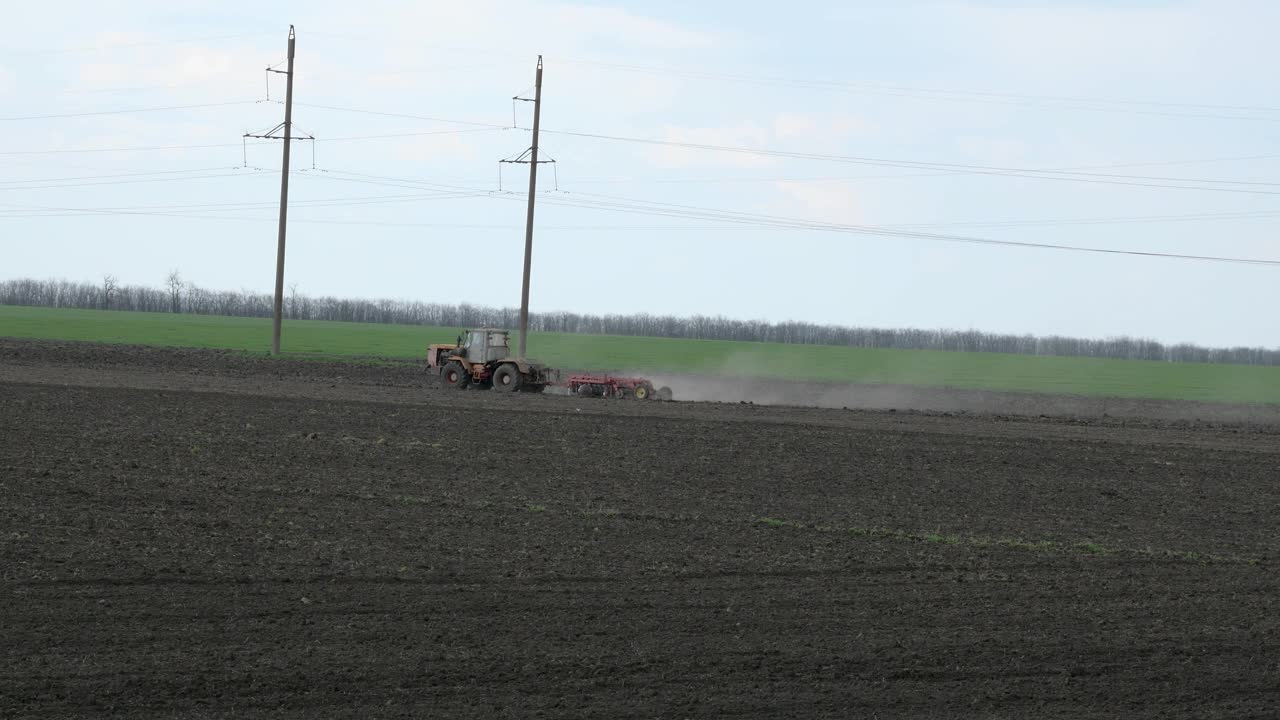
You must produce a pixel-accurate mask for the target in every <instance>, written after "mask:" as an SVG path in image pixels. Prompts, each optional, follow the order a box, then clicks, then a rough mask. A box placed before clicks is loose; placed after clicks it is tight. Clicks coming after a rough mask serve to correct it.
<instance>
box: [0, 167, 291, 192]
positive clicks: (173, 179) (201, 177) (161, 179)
mask: <svg viewBox="0 0 1280 720" xmlns="http://www.w3.org/2000/svg"><path fill="white" fill-rule="evenodd" d="M219 169H223V168H219ZM268 172H270V171H267V170H249V171H244V170H239V171H235V172H227V173H213V174H208V175H188V176H184V177H159V178H157V177H152V178H142V179H133V180H106V181H102V182H81V183H56V184H51V185H49V184H46V185H8V186H0V192H3V191H5V190H54V189H63V188H75V187H95V186H99V185H135V184H139V183H155V182H163V183H170V182H180V181H186V180H208V179H211V178H225V177H246V176H249V175H263V174H266V173H268ZM141 174H149V173H141Z"/></svg>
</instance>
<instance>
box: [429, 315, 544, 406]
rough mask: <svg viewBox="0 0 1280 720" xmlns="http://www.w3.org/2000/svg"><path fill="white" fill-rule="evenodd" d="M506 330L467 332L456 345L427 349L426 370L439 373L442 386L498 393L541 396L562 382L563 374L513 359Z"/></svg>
mask: <svg viewBox="0 0 1280 720" xmlns="http://www.w3.org/2000/svg"><path fill="white" fill-rule="evenodd" d="M508 340H509V334H508V332H507V331H506V330H498V329H494V328H479V329H476V330H467V331H466V332H465V333H463V334H462V335H459V336H458V341H457V342H456V343H455V344H453V345H443V344H433V345H428V346H427V370H428V371H431V370H434V371H436V372H438V373H440V384H441V385H443V386H444V387H448V388H458V389H463V388H466V387H470V386H475V387H479V388H488V387H492V388H493V389H494V390H497V391H499V392H515V391H517V390H520V391H524V392H542V391H543V390H545V389H546V388H547V386H548V385H550V384H553V383H556V382H559V380H560V373H559V372H558V371H556V370H552V369H551V368H547V367H545V366H543V365H540V364H538V363H535V362H531V361H529V360H526V359H524V358H517V357H512V355H511V345H510V343H509V342H508Z"/></svg>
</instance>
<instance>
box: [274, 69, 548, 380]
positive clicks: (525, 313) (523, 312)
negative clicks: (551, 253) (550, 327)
mask: <svg viewBox="0 0 1280 720" xmlns="http://www.w3.org/2000/svg"><path fill="white" fill-rule="evenodd" d="M291 47H292V46H291ZM533 87H534V90H533V146H532V147H530V148H529V214H528V216H527V217H526V218H525V226H524V282H523V284H522V285H521V286H520V347H519V352H518V353H517V357H524V356H525V340H526V339H527V338H528V336H529V268H530V265H531V264H532V261H533V201H534V198H536V197H537V193H538V120H539V118H540V117H541V114H542V56H541V55H539V56H538V74H537V79H536V80H535V81H534V85H533ZM286 147H287V146H286ZM281 227H283V225H282V226H281ZM280 232H281V236H280V237H281V238H283V237H284V235H283V233H284V230H281V231H280ZM283 242H284V241H283V239H282V240H281V243H283ZM281 247H284V246H283V245H281Z"/></svg>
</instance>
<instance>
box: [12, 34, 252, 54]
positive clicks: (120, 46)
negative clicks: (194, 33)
mask: <svg viewBox="0 0 1280 720" xmlns="http://www.w3.org/2000/svg"><path fill="white" fill-rule="evenodd" d="M268 32H269V31H266V30H258V31H250V32H242V33H234V34H229V35H225V34H224V35H205V36H203V37H184V38H183V39H182V40H153V41H141V42H129V43H108V44H106V45H89V46H81V47H70V48H55V49H52V50H7V51H4V52H3V54H6V55H62V54H67V53H79V52H103V51H108V50H125V49H130V48H140V47H161V46H167V45H186V44H189V43H193V42H208V41H210V40H235V39H239V38H245V37H253V36H257V35H266V34H268Z"/></svg>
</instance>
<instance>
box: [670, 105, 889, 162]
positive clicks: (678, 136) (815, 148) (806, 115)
mask: <svg viewBox="0 0 1280 720" xmlns="http://www.w3.org/2000/svg"><path fill="white" fill-rule="evenodd" d="M872 132H873V130H872V126H871V124H870V123H868V122H866V121H865V120H863V119H862V118H861V117H860V116H857V115H853V114H850V113H840V112H830V113H829V112H782V113H775V114H773V115H771V116H768V117H766V118H763V119H762V120H761V121H760V122H751V121H744V122H741V123H738V124H735V125H727V126H719V127H679V126H672V125H668V126H666V127H664V129H663V133H662V139H663V140H665V141H668V142H677V143H686V144H690V145H719V146H726V147H741V148H762V149H781V148H785V147H787V146H791V147H793V148H794V149H795V150H798V151H802V152H817V153H839V152H841V151H842V150H843V149H844V148H845V147H847V145H848V142H849V140H850V139H851V138H853V137H855V136H860V137H866V136H868V135H870V134H871V133H872ZM647 158H648V160H649V162H650V163H652V164H653V165H656V166H657V167H661V168H688V167H727V168H761V167H772V166H776V165H778V164H780V162H781V160H780V159H779V158H774V157H768V156H763V155H752V154H748V153H734V152H727V151H714V150H705V149H698V148H681V147H662V146H656V147H653V148H651V149H650V150H649V151H648V154H647Z"/></svg>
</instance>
